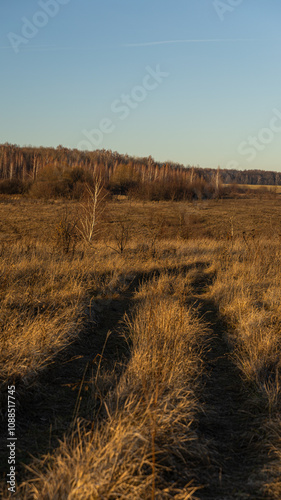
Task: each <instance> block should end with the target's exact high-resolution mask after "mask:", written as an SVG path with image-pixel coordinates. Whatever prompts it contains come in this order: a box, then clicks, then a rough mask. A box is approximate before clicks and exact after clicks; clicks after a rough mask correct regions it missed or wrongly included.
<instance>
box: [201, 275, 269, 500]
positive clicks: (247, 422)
mask: <svg viewBox="0 0 281 500" xmlns="http://www.w3.org/2000/svg"><path fill="white" fill-rule="evenodd" d="M208 284H210V283H208V280H207V279H206V278H204V277H201V279H199V280H198V281H197V282H196V283H195V290H196V293H197V302H196V303H197V306H198V307H199V311H200V314H201V315H202V316H203V317H204V320H205V321H206V322H207V323H208V324H209V326H210V327H211V333H210V340H209V349H208V351H207V353H206V355H205V360H204V362H205V380H204V391H203V403H204V407H205V410H204V413H202V414H201V417H200V424H199V432H200V433H201V434H202V435H203V436H204V438H205V439H207V440H209V451H210V465H209V467H208V468H207V470H205V471H202V474H201V478H203V477H204V476H205V483H206V487H205V488H204V489H203V490H201V491H199V495H198V496H199V498H200V500H205V499H208V500H214V499H216V500H232V499H237V500H238V499H239V500H246V499H252V500H265V499H266V495H265V493H264V492H263V491H262V485H263V484H264V480H265V478H264V477H263V473H262V469H263V466H264V465H265V463H264V462H265V460H266V456H264V455H263V446H262V440H263V436H262V435H260V432H259V429H260V428H261V425H260V424H261V422H260V418H261V417H260V416H259V415H255V414H254V410H253V408H252V409H251V407H250V406H249V394H248V392H247V388H246V387H245V384H244V383H243V381H242V380H241V376H240V373H239V370H238V368H237V367H236V365H235V363H234V360H233V358H232V352H231V348H230V346H229V344H228V342H227V337H226V335H227V329H228V326H227V325H226V324H225V323H224V322H223V321H222V319H221V318H220V315H219V311H218V308H217V305H216V304H215V303H214V302H212V301H210V300H209V299H208V293H206V289H207V287H206V285H208Z"/></svg>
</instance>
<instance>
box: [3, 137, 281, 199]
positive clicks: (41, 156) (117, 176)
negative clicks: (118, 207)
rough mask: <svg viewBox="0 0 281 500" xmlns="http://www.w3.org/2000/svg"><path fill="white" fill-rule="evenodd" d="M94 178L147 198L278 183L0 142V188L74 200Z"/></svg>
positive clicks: (259, 174) (268, 176) (274, 177)
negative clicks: (233, 185)
mask: <svg viewBox="0 0 281 500" xmlns="http://www.w3.org/2000/svg"><path fill="white" fill-rule="evenodd" d="M97 177H98V178H100V179H102V182H103V184H104V186H105V188H106V189H108V190H109V192H111V193H113V194H129V195H131V196H132V197H135V198H141V199H144V198H147V199H152V200H153V199H175V200H177V199H190V198H204V197H206V198H208V197H213V196H216V195H218V193H219V192H220V193H222V185H223V184H253V185H273V186H274V185H275V186H276V185H280V184H281V174H280V173H278V172H271V171H261V170H244V171H239V170H226V169H211V168H200V167H199V166H191V165H188V166H184V165H181V164H178V163H173V162H165V163H160V162H156V161H155V160H154V159H153V158H152V157H151V156H149V157H144V158H139V157H133V156H129V155H123V154H120V153H117V152H113V151H110V150H104V149H102V150H96V151H80V150H78V149H68V148H65V147H63V146H58V147H57V148H50V147H39V148H38V147H32V146H24V147H20V146H17V145H13V144H8V143H6V144H2V145H0V179H1V181H0V192H2V193H3V192H9V193H18V192H24V191H25V192H27V191H29V192H31V194H33V195H34V196H41V195H44V196H46V197H48V196H49V197H54V196H68V197H74V198H75V197H77V198H79V197H80V195H81V192H82V191H83V185H84V184H85V183H87V184H91V181H92V179H93V178H97Z"/></svg>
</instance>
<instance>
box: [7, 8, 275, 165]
mask: <svg viewBox="0 0 281 500" xmlns="http://www.w3.org/2000/svg"><path fill="white" fill-rule="evenodd" d="M44 9H45V13H44ZM0 13H1V17H0V27H1V30H0V33H1V40H0V58H1V68H2V74H1V122H0V142H1V143H3V142H10V143H13V144H19V145H27V144H32V145H35V146H40V145H42V146H55V147H56V146H57V145H59V144H62V145H64V146H67V147H71V148H75V147H79V148H83V149H84V148H85V149H86V148H87V147H89V148H92V149H97V148H98V149H102V148H105V149H111V150H113V151H119V152H120V153H128V154H131V155H136V156H148V155H150V154H151V155H152V156H153V157H154V158H155V159H156V160H158V161H165V160H173V161H177V162H180V163H183V164H193V165H197V164H199V165H200V166H202V167H216V166H217V165H220V166H221V167H226V166H228V167H229V166H231V165H232V164H231V163H229V162H231V161H234V163H233V166H236V167H237V168H240V169H246V168H247V169H248V168H260V169H268V170H279V171H280V170H281V155H280V153H281V64H280V61H281V43H280V41H281V36H280V20H281V19H280V18H281V2H279V1H278V0H221V1H218V0H142V1H139V2H137V1H136V0H118V1H116V0H103V1H101V0H100V1H96V0H41V2H40V1H39V0H37V1H34V0H28V1H22V0H2V1H1V6H0ZM42 13H43V15H42ZM36 25H37V26H36ZM39 25H40V26H39ZM154 42H167V43H154ZM157 66H158V73H159V72H160V73H161V74H162V73H164V75H165V76H161V75H160V76H159V75H158V76H154V77H153V76H152V75H153V72H155V71H156V69H157ZM151 73H152V75H151ZM128 99H129V101H128ZM122 101H123V102H122ZM274 110H275V111H274ZM105 132H106V133H105ZM87 135H88V138H87ZM89 137H90V138H89ZM82 141H83V142H82ZM85 141H86V142H85ZM250 143H251V144H250ZM238 149H239V150H240V152H239V151H238Z"/></svg>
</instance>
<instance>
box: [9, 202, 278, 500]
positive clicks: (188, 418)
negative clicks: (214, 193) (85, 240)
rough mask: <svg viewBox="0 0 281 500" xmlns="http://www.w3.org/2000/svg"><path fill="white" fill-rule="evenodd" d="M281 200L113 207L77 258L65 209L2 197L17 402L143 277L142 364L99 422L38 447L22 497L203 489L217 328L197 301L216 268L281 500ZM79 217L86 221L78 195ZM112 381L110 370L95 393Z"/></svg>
mask: <svg viewBox="0 0 281 500" xmlns="http://www.w3.org/2000/svg"><path fill="white" fill-rule="evenodd" d="M280 205H281V202H280V200H279V199H278V198H276V199H274V200H273V199H272V200H271V199H265V200H264V201H263V202H262V205H261V202H260V200H257V199H251V200H247V201H243V200H235V201H234V200H219V201H217V202H215V201H213V202H205V203H204V202H200V203H195V204H187V203H172V202H163V203H136V202H134V203H130V202H129V201H122V202H116V201H114V202H112V203H110V204H109V205H108V207H107V209H106V212H105V219H104V232H103V233H102V234H101V235H100V236H99V239H98V240H97V241H96V242H95V243H94V245H92V246H85V245H83V244H82V243H81V242H79V241H77V242H76V246H75V248H74V251H73V252H69V253H65V252H64V249H63V248H62V246H60V244H59V241H58V239H57V229H56V228H57V225H58V222H59V221H60V220H61V218H62V217H63V216H64V214H65V210H66V206H65V203H63V202H56V203H45V202H40V203H37V202H35V201H30V200H25V199H23V198H16V199H13V198H3V199H2V201H1V203H0V210H1V223H0V279H1V290H0V297H1V305H0V317H1V321H0V327H1V354H0V365H1V379H0V381H1V384H2V396H3V398H4V399H5V400H6V386H7V381H8V382H9V383H12V382H13V381H15V382H16V385H17V393H18V396H17V397H18V398H19V399H20V398H24V395H25V393H26V392H27V391H28V390H29V388H30V387H31V386H34V385H36V384H37V381H38V377H39V375H41V377H42V376H43V377H44V373H45V372H44V370H45V368H46V366H47V365H49V364H51V363H52V362H54V360H55V359H56V355H57V353H58V352H60V351H62V350H64V349H66V348H67V347H68V346H69V344H70V343H72V342H73V341H74V340H75V339H77V338H78V337H79V335H80V333H81V331H83V329H84V328H85V324H86V323H87V321H88V320H89V315H90V316H91V319H92V320H93V322H95V321H96V320H97V321H96V326H94V327H93V324H94V323H93V324H92V328H97V329H98V317H99V314H100V311H103V310H105V311H108V314H111V304H113V303H114V300H115V299H116V298H118V297H119V296H120V294H122V293H123V291H124V290H127V289H128V287H129V286H130V283H131V282H132V280H133V279H134V278H135V277H136V276H143V283H142V285H141V286H140V288H139V289H138V291H137V292H136V293H135V295H134V297H133V298H132V302H136V307H135V309H134V311H133V313H130V312H129V311H128V314H127V315H126V316H125V323H124V325H123V330H124V335H125V337H126V339H127V343H128V346H129V347H130V359H129V362H128V364H127V365H126V366H125V365H124V366H123V367H122V369H121V370H120V369H119V372H118V373H120V372H121V373H122V376H121V378H120V379H118V383H117V382H116V383H117V386H116V387H115V389H114V390H112V391H110V390H109V392H108V390H106V391H104V394H105V396H104V399H103V406H102V410H101V412H100V415H99V418H98V419H96V418H95V415H94V411H93V422H91V424H92V427H93V429H91V430H90V431H89V427H88V426H87V425H86V426H85V425H82V424H81V425H78V428H77V430H76V432H75V433H73V434H72V435H70V436H69V435H68V436H65V437H64V438H63V440H62V442H61V445H60V446H59V447H58V448H57V449H56V450H55V451H54V453H52V454H50V455H47V456H46V457H45V459H42V457H41V456H40V454H38V459H37V461H36V460H35V462H34V463H33V465H32V472H29V475H28V479H29V481H28V482H27V483H26V484H25V486H24V487H23V485H22V489H21V490H20V492H21V494H22V495H23V496H22V498H26V499H27V498H34V499H39V498H40V499H41V498H42V499H51V498H52V499H53V498H54V499H61V498H73V499H78V500H80V499H81V500H82V499H87V498H88V499H94V498H97V499H98V498H108V499H109V498H112V499H113V498H123V499H125V498H126V499H127V498H128V499H130V498H131V499H137V498H145V499H146V498H159V499H160V498H161V499H162V498H163V499H164V498H178V499H188V498H195V497H196V489H197V487H198V486H200V479H199V478H198V477H197V470H199V465H198V464H200V463H202V461H204V460H205V459H206V457H207V455H208V450H207V449H206V446H205V444H204V443H203V444H202V443H201V442H200V440H198V436H197V433H196V419H197V413H198V411H199V407H200V405H199V403H198V394H199V393H200V391H199V387H200V376H201V373H202V370H203V369H204V367H203V365H202V362H201V357H202V348H203V346H204V342H205V335H206V329H205V326H204V324H202V322H200V321H199V319H198V317H197V316H196V312H194V310H191V309H190V307H189V306H188V305H187V304H188V303H190V299H191V300H192V301H194V298H192V283H193V281H194V272H193V271H192V268H193V269H194V268H195V267H196V266H199V267H200V266H207V265H208V266H211V268H212V270H213V271H214V270H215V271H216V280H215V281H214V283H213V285H212V287H211V292H210V294H211V295H210V297H211V299H212V300H213V301H215V302H216V303H217V304H218V305H219V307H220V311H221V314H222V315H223V316H224V317H225V318H226V319H227V321H228V324H229V325H230V329H229V330H230V333H229V335H228V339H229V342H231V344H232V345H233V346H234V355H235V359H236V362H237V365H238V366H239V368H240V370H241V373H242V374H243V376H244V379H245V389H246V388H247V389H248V390H249V387H250V388H251V391H252V392H251V394H252V398H253V399H255V400H256V401H258V404H260V409H259V411H261V412H263V415H264V416H266V422H267V423H266V426H265V427H266V431H265V429H264V428H262V429H261V433H264V432H266V435H267V436H268V437H267V445H268V449H269V448H270V449H272V450H273V451H272V455H270V457H271V458H270V460H271V461H272V462H271V463H270V465H269V467H268V469H267V477H268V486H267V491H268V492H269V494H271V495H272V498H276V499H277V498H280V497H281V489H280V479H279V477H280V474H281V459H280V458H281V444H280V443H281V441H280V419H279V418H278V411H279V410H280V347H281V346H280V321H281V311H280V289H281V288H280V285H281V268H280V257H281V254H280V248H281V247H280V234H281V215H280ZM261 207H262V210H261ZM67 211H68V216H69V217H70V218H72V219H73V220H74V221H75V211H76V205H75V203H72V202H71V203H68V204H67ZM124 221H125V222H126V224H127V226H126V231H127V234H128V238H127V241H126V246H125V248H124V249H123V250H122V252H120V242H118V238H117V239H116V234H118V227H120V224H123V223H124ZM279 228H280V230H279ZM189 269H191V271H190V272H189ZM153 274H154V278H151V276H152V275H153ZM93 331H94V330H93ZM117 362H119V360H116V363H117ZM122 362H123V360H122ZM112 376H113V377H114V376H115V374H113V375H111V379H110V376H108V374H106V373H104V372H103V371H101V372H100V374H99V380H98V383H97V381H95V384H94V386H93V387H92V389H91V390H92V392H94V391H95V390H96V387H97V385H99V386H100V387H102V386H103V385H106V384H108V380H112ZM106 380H107V382H106ZM116 380H117V375H116ZM4 399H3V401H4ZM5 404H6V403H5ZM256 404H257V403H256ZM262 425H264V424H262ZM180 478H181V479H180ZM192 480H193V482H192V483H191V482H190V481H192ZM7 498H8V497H7Z"/></svg>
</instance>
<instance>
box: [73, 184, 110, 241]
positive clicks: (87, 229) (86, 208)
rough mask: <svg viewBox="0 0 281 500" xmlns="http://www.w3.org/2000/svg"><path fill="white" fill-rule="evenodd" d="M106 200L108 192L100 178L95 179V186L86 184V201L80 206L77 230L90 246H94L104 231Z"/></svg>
mask: <svg viewBox="0 0 281 500" xmlns="http://www.w3.org/2000/svg"><path fill="white" fill-rule="evenodd" d="M105 200H106V192H105V189H104V187H103V181H102V179H101V178H100V177H98V178H96V179H95V181H94V184H93V186H90V185H89V184H87V183H86V184H85V195H84V199H83V200H82V202H81V203H80V204H79V215H78V219H79V220H78V223H77V230H78V232H79V233H80V235H81V237H82V239H83V240H84V241H85V242H86V243H88V244H92V243H93V241H94V239H95V238H96V237H97V236H98V235H99V234H100V232H101V230H102V228H101V222H102V218H103V214H104V210H105Z"/></svg>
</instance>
